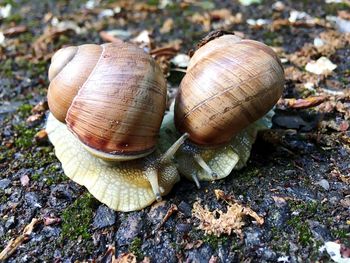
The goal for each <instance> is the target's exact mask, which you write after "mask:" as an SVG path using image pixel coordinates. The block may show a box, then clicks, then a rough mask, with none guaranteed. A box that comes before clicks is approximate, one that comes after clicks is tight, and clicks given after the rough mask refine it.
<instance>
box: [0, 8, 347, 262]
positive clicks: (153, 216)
mask: <svg viewBox="0 0 350 263" xmlns="http://www.w3.org/2000/svg"><path fill="white" fill-rule="evenodd" d="M110 2H111V1H88V2H86V1H74V2H73V1H71V2H67V1H29V2H28V1H23V3H22V1H5V4H3V3H0V5H1V7H0V8H1V9H0V10H1V12H0V23H1V24H0V25H1V26H0V33H1V34H0V58H1V64H0V123H1V126H0V249H2V248H4V247H5V246H6V244H8V242H9V241H10V240H11V239H12V238H16V237H18V236H19V235H20V234H21V233H22V231H23V229H24V227H25V226H26V225H28V224H29V223H30V222H31V220H32V218H39V219H41V221H40V223H38V224H37V225H36V227H35V228H34V229H33V232H32V233H31V235H30V237H29V239H28V240H27V241H26V242H25V243H24V244H23V245H21V246H19V247H18V249H17V250H16V251H15V253H14V254H13V255H12V256H11V257H9V259H8V262H34V261H40V262H41V261H48V262H52V261H57V262H75V261H76V260H79V261H83V260H96V261H100V260H102V259H106V258H108V253H107V250H108V249H107V248H108V247H109V246H112V247H114V250H112V251H114V252H115V256H116V257H120V256H121V255H122V254H123V253H132V254H133V255H135V257H136V258H137V259H138V261H141V260H143V259H144V258H148V259H150V261H151V262H179V261H180V262H181V261H182V262H209V261H210V262H243V261H246V262H276V261H280V262H281V261H282V260H285V261H287V262H316V261H318V262H329V261H330V257H329V255H328V254H327V253H326V252H320V250H319V248H320V247H321V246H322V245H324V243H325V242H326V241H337V242H339V243H341V244H342V245H343V246H344V247H349V246H350V243H349V240H350V239H349V207H350V187H349V183H350V178H349V176H350V155H349V152H350V148H349V146H350V132H349V130H348V128H349V120H348V119H349V117H350V111H349V109H350V106H349V105H350V99H349V98H350V97H349V94H350V93H349V89H350V87H349V83H350V73H349V60H348V58H349V55H350V50H349V46H350V45H349V35H348V34H347V33H340V31H339V30H340V29H339V25H337V24H333V22H331V21H330V20H329V19H327V17H329V16H334V17H337V18H339V19H345V20H344V21H348V20H347V19H349V5H348V4H345V3H330V4H325V3H324V1H312V2H311V1H281V2H279V3H278V4H277V5H276V4H274V2H273V1H264V2H263V3H261V4H254V5H251V6H243V5H241V4H240V3H239V2H238V1H213V2H211V1H197V2H193V3H192V1H191V2H188V3H187V2H181V1H147V2H139V3H138V4H137V3H133V4H130V1H120V2H116V3H110ZM166 2H169V3H168V4H167V5H166V4H165V3H166ZM180 2H181V3H180ZM6 3H8V5H9V6H10V7H11V8H10V9H11V10H10V13H9V14H7V13H6V12H7V11H6V10H5V8H6ZM295 10H297V11H299V12H302V11H303V12H305V13H306V14H307V15H308V16H306V15H305V14H300V13H299V16H300V18H297V21H296V22H291V21H293V20H291V19H290V17H291V15H292V12H293V11H295ZM293 15H295V13H293ZM299 16H298V17H299ZM305 17H306V18H305ZM315 18H317V19H318V20H317V19H315ZM166 19H171V20H172V22H167V25H165V24H166V23H165V21H166ZM258 19H261V20H258ZM169 21H170V20H169ZM258 21H260V22H258ZM171 23H172V24H173V26H171ZM254 23H255V24H254ZM20 26H22V28H21V27H20ZM218 28H220V29H225V30H231V31H237V32H236V33H237V34H241V35H244V36H245V37H246V38H251V39H256V40H259V41H263V42H265V43H267V44H268V45H271V46H274V47H275V50H276V51H277V53H278V54H279V56H280V57H281V58H282V59H283V61H284V64H283V65H284V68H285V72H286V84H285V91H284V94H283V100H282V101H280V102H279V104H278V106H277V109H276V115H275V117H274V126H273V128H272V130H270V131H264V132H261V133H260V134H259V136H258V139H257V142H256V143H255V145H254V147H253V151H252V155H251V158H250V160H249V162H248V164H247V166H246V167H245V168H244V169H242V170H240V171H234V172H233V173H232V174H231V175H230V176H229V177H227V178H226V179H224V180H220V181H217V182H204V183H202V188H201V189H199V190H198V189H197V188H196V187H195V185H194V184H193V183H192V182H189V181H187V180H185V179H183V180H182V181H181V182H179V183H178V184H177V185H175V187H174V189H173V190H172V191H171V193H170V194H169V195H168V196H167V197H165V198H164V201H162V202H160V203H155V204H153V205H152V206H150V207H148V208H145V209H143V210H142V211H136V212H130V213H120V212H114V211H112V210H110V209H109V208H108V207H106V206H105V205H102V204H100V203H99V202H98V201H97V200H95V199H94V198H93V197H92V196H91V195H90V194H89V193H87V191H86V190H85V189H84V187H81V186H79V185H77V184H75V183H74V182H72V181H70V180H69V179H68V178H67V177H65V175H64V173H63V171H62V169H61V165H60V163H59V162H58V160H57V159H56V157H55V155H54V153H53V147H52V145H51V144H50V143H49V142H48V141H47V139H46V138H45V136H43V135H40V134H39V135H38V132H39V131H41V130H42V129H43V128H44V125H45V116H46V114H47V112H48V111H47V106H46V105H45V103H43V102H44V101H45V100H46V92H47V86H48V79H47V73H46V72H47V69H48V65H49V61H50V57H51V56H52V54H53V52H54V51H55V50H57V49H59V48H60V47H62V46H65V45H77V44H82V43H87V42H89V43H90V42H93V43H102V42H105V41H107V39H106V36H105V35H103V34H100V33H101V32H102V31H104V32H109V34H110V35H113V36H117V37H119V38H125V40H131V39H133V38H135V37H137V36H138V35H139V33H141V32H142V31H143V30H147V32H149V42H148V43H145V47H146V48H148V50H151V51H154V50H156V49H157V48H159V47H163V46H166V45H169V46H171V47H172V48H173V49H172V50H175V51H172V52H173V56H175V55H176V54H178V53H184V54H186V53H187V52H188V51H189V50H190V49H193V48H195V45H196V43H197V41H198V40H199V39H201V38H202V37H203V36H204V35H205V34H206V33H207V32H208V31H210V30H213V29H218ZM343 29H344V28H342V30H343ZM2 36H4V38H2ZM319 37H321V38H322V39H323V40H322V41H324V42H327V40H328V42H327V43H328V44H327V45H326V46H324V47H323V48H322V49H317V48H316V47H315V44H314V43H316V44H317V45H319V44H320V40H317V41H316V42H315V41H314V40H315V38H319ZM178 40H181V44H179V43H180V42H179V41H178ZM147 41H148V40H147ZM147 41H146V42H147ZM138 44H140V45H141V43H138ZM175 47H176V48H175ZM158 55H159V54H158ZM321 56H326V57H328V58H329V59H330V60H331V61H332V62H333V63H335V64H337V68H336V69H335V70H334V71H333V72H332V73H329V74H324V75H319V76H317V75H314V74H312V73H310V72H307V71H305V70H304V68H305V66H306V63H308V62H309V61H310V60H316V59H318V58H319V57H321ZM159 57H161V56H160V55H159V56H158V62H162V61H161V60H159ZM169 59H170V58H169V57H165V58H164V56H163V62H162V63H163V64H162V68H163V70H164V71H165V72H166V73H167V76H168V82H169V96H170V99H169V101H171V100H172V98H173V96H174V94H175V93H176V89H177V87H178V84H179V81H180V80H181V78H182V76H183V72H182V71H183V69H182V70H179V67H178V66H177V65H171V64H169V63H168V61H169ZM164 61H165V62H164ZM307 83H311V84H307ZM306 84H307V85H306ZM310 96H325V97H326V99H323V101H321V104H319V105H318V104H317V105H316V103H315V104H314V105H311V106H305V103H310V100H308V98H309V97H310ZM292 99H302V101H299V102H295V101H292ZM300 103H302V104H303V105H304V106H303V107H300ZM40 136H42V137H40ZM215 189H220V190H222V191H224V192H225V193H226V194H227V195H229V196H231V197H233V198H234V199H235V200H237V201H238V202H239V203H241V204H244V205H245V206H248V207H250V208H252V209H253V210H254V211H255V212H257V213H258V214H259V215H260V216H261V217H263V218H264V220H265V223H264V224H263V225H262V226H259V225H257V224H255V223H254V222H252V221H250V220H249V219H247V220H246V226H244V227H243V236H242V237H239V236H237V235H236V234H232V235H222V236H220V237H216V236H212V235H205V234H204V232H202V231H201V230H200V229H198V224H199V222H198V219H196V218H194V217H193V216H192V206H193V203H194V202H196V201H200V202H201V204H202V205H204V206H207V207H208V209H210V210H214V209H219V210H221V211H226V205H227V204H226V203H225V202H223V201H218V200H217V199H216V198H215V194H214V190H215ZM170 210H171V211H172V212H171V215H170V216H169V217H168V218H167V220H165V221H164V218H165V217H166V215H167V214H168V213H169V211H170ZM106 253H107V254H106Z"/></svg>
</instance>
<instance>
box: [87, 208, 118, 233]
mask: <svg viewBox="0 0 350 263" xmlns="http://www.w3.org/2000/svg"><path fill="white" fill-rule="evenodd" d="M115 221H116V214H115V212H114V211H113V210H112V209H110V208H108V207H107V206H105V205H100V206H99V207H98V209H97V211H96V214H95V217H94V222H93V224H92V226H93V227H94V228H97V229H101V228H104V227H108V226H113V225H114V224H115Z"/></svg>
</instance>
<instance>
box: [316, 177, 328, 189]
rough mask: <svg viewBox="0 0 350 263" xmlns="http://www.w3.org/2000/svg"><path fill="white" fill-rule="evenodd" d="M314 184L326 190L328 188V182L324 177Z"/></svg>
mask: <svg viewBox="0 0 350 263" xmlns="http://www.w3.org/2000/svg"><path fill="white" fill-rule="evenodd" d="M316 184H318V185H319V186H321V187H322V188H323V189H324V190H326V191H328V190H329V183H328V181H327V180H326V179H322V180H320V181H318V182H317V183H316Z"/></svg>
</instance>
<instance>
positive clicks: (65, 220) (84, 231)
mask: <svg viewBox="0 0 350 263" xmlns="http://www.w3.org/2000/svg"><path fill="white" fill-rule="evenodd" d="M95 205H96V199H95V198H93V197H92V195H91V194H89V193H86V194H83V195H82V196H81V197H80V198H78V199H77V200H75V202H74V203H73V204H72V205H71V206H69V207H68V208H66V209H65V210H64V211H63V213H62V234H61V238H62V239H70V240H75V239H78V238H79V237H81V238H82V239H90V238H91V234H90V231H89V229H90V225H91V223H92V218H93V210H94V207H95Z"/></svg>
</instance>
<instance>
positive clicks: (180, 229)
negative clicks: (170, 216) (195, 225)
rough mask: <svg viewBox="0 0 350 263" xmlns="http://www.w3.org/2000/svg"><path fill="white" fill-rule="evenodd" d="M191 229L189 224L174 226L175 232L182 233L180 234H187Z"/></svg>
mask: <svg viewBox="0 0 350 263" xmlns="http://www.w3.org/2000/svg"><path fill="white" fill-rule="evenodd" d="M191 229H192V226H191V225H189V224H177V225H176V231H178V232H182V233H187V232H190V231H191Z"/></svg>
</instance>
